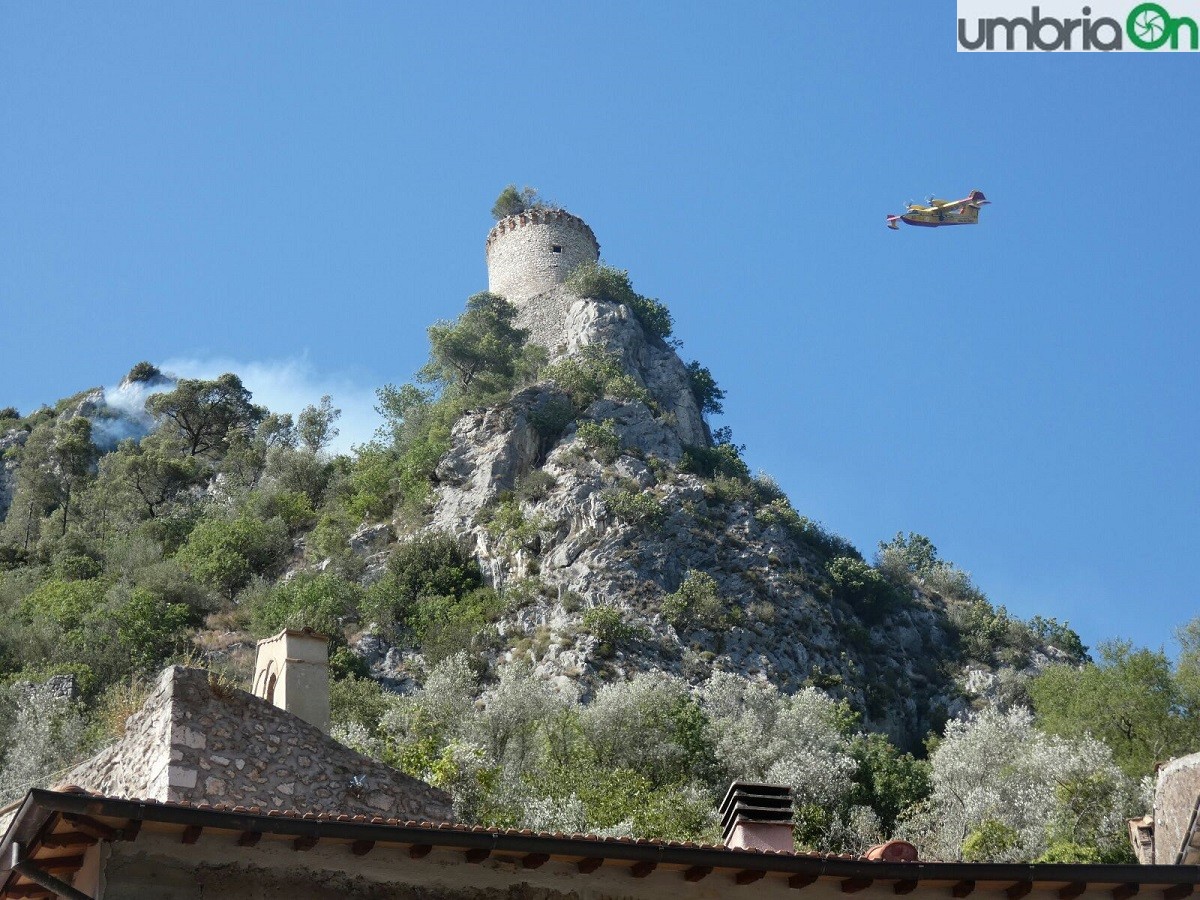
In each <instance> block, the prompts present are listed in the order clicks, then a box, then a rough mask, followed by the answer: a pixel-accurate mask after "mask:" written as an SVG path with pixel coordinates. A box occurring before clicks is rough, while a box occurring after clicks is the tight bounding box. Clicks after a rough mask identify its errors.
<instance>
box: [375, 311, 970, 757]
mask: <svg viewBox="0 0 1200 900" xmlns="http://www.w3.org/2000/svg"><path fill="white" fill-rule="evenodd" d="M519 321H520V323H521V324H522V326H523V327H526V328H528V329H530V331H531V333H532V339H533V340H535V341H536V342H538V343H540V344H542V345H543V346H545V347H546V348H547V349H548V350H549V351H550V354H551V359H552V360H554V359H560V358H562V357H565V356H570V355H572V354H576V353H578V352H579V351H580V350H582V348H584V347H588V346H592V345H599V346H601V347H603V348H604V349H605V350H606V351H608V352H609V353H611V354H613V355H614V356H615V357H616V358H617V359H618V360H619V362H620V365H621V368H622V369H623V371H624V372H625V373H626V374H628V375H629V376H631V377H632V378H633V379H634V380H636V381H637V382H638V384H639V385H641V386H644V387H645V388H646V390H647V391H648V393H649V394H650V396H651V398H652V400H653V403H654V405H655V406H656V407H657V409H656V410H652V409H651V408H650V407H648V406H647V405H646V404H645V403H643V402H641V401H639V400H633V401H620V400H615V399H612V398H604V399H601V400H598V401H596V402H595V403H593V404H592V405H591V406H590V407H589V408H588V409H587V410H586V411H585V412H584V413H583V414H582V415H580V416H579V417H578V420H577V421H576V422H573V423H571V424H569V425H568V426H567V427H566V428H565V429H564V430H563V431H562V433H561V434H550V435H547V434H545V433H542V432H541V431H539V427H538V425H539V422H540V421H542V419H543V417H542V416H540V415H539V413H541V412H543V411H545V410H546V409H548V408H550V407H551V406H552V405H553V404H555V403H561V402H562V401H563V399H564V398H563V397H562V395H561V394H560V393H559V391H558V388H557V386H556V385H554V384H553V383H552V382H550V383H544V384H540V385H536V386H534V387H531V388H527V389H525V390H523V391H521V392H520V393H518V394H517V395H516V396H514V397H513V398H512V400H511V402H510V403H508V404H505V405H503V406H500V407H495V408H488V409H478V410H473V411H471V412H469V413H467V414H466V415H464V416H463V417H462V418H461V419H460V420H459V421H458V422H457V424H456V425H455V427H454V429H453V432H452V440H451V447H450V450H449V451H448V452H447V453H446V454H445V456H444V457H443V458H442V460H441V462H440V464H439V465H438V467H437V472H436V476H437V479H438V486H437V490H436V492H435V505H434V510H433V515H432V521H431V522H430V525H429V527H430V528H432V529H436V530H440V531H445V532H448V533H451V534H455V535H458V536H460V537H461V538H463V539H464V540H466V541H467V542H468V543H469V544H470V546H472V547H473V549H474V551H475V553H476V555H477V557H478V559H479V560H480V563H481V565H482V567H483V569H484V571H485V573H487V575H488V577H489V578H490V579H491V581H492V583H493V585H494V586H495V587H496V588H497V589H498V590H500V591H501V592H503V593H504V594H505V596H506V601H507V606H508V608H509V612H508V613H507V614H506V615H505V617H504V618H503V619H502V621H501V622H500V623H499V630H500V634H501V643H502V644H503V646H504V649H503V650H502V651H500V655H501V656H506V657H509V658H511V657H513V656H525V657H527V658H530V659H531V660H532V662H533V663H534V665H535V668H536V671H537V672H538V673H539V674H540V675H542V676H543V677H546V678H549V679H555V680H570V681H575V682H578V683H580V684H581V685H582V686H583V688H584V689H585V691H586V690H588V689H589V688H590V687H591V686H594V685H595V684H596V683H598V682H599V681H600V680H602V679H604V678H611V677H613V674H614V670H615V672H617V673H625V674H629V673H632V672H634V671H645V670H654V669H658V670H664V671H669V672H673V673H676V674H679V675H681V676H683V677H685V678H688V679H690V680H693V681H696V682H698V681H700V680H703V679H704V678H706V677H708V675H709V674H711V672H712V670H713V669H714V668H720V669H724V670H728V671H733V672H738V673H741V674H743V675H745V676H747V677H750V678H762V679H768V680H770V681H771V682H772V683H774V684H776V685H778V686H780V687H782V688H784V689H786V690H796V689H799V688H800V687H802V686H804V685H806V684H813V683H816V684H819V685H821V686H824V687H826V688H830V689H832V690H834V691H835V692H836V693H840V694H842V695H844V696H846V697H848V698H850V699H851V700H852V701H853V702H854V703H855V705H856V706H857V707H858V708H859V709H862V710H863V711H864V712H865V713H866V717H867V720H868V722H870V724H872V725H873V726H875V727H877V728H879V729H881V730H886V731H888V732H890V733H891V734H892V735H893V736H894V737H896V738H897V739H899V740H901V741H903V742H905V743H912V742H914V741H916V740H918V739H919V738H920V737H921V736H923V735H924V734H925V733H926V732H927V731H928V730H929V728H930V727H931V725H932V718H933V717H935V716H936V715H937V713H936V712H935V710H937V709H938V708H939V706H944V705H945V703H946V702H948V695H950V694H953V693H955V688H954V686H953V684H952V683H951V682H949V681H947V679H946V678H945V676H944V675H943V674H942V673H941V672H940V671H939V669H938V664H937V660H938V659H939V658H941V656H942V654H941V653H940V652H938V651H939V648H938V646H937V645H938V644H946V643H948V638H947V637H946V634H945V632H944V630H943V623H942V618H941V613H940V611H939V610H938V609H937V608H936V604H933V603H932V602H929V601H925V600H914V601H913V602H912V603H910V604H907V605H905V606H904V607H903V608H901V609H898V610H895V611H893V612H892V613H891V614H890V615H888V616H887V617H885V618H884V619H883V620H881V621H878V622H866V621H864V620H863V619H862V618H861V616H860V615H859V614H858V613H857V612H856V611H855V610H854V609H852V608H850V607H849V606H848V605H847V604H845V603H842V602H840V601H838V600H837V599H835V598H834V596H833V594H832V592H831V590H830V586H829V581H828V577H827V575H826V574H825V570H824V565H825V561H826V560H825V557H823V556H822V555H821V553H820V552H818V551H817V550H816V549H815V548H813V547H810V546H807V545H806V544H804V543H803V542H802V541H800V540H798V539H797V538H796V537H795V536H794V535H793V534H792V533H791V532H789V531H788V530H787V529H786V528H784V527H782V526H781V525H779V524H777V523H776V522H774V520H772V519H770V517H767V516H764V517H763V519H765V520H766V521H763V520H760V518H759V517H758V515H756V510H758V509H759V508H760V507H761V506H762V502H761V501H760V499H759V498H758V497H757V495H756V490H755V489H754V488H753V487H752V486H751V485H749V484H747V483H745V482H744V481H736V480H733V481H729V483H728V484H723V485H718V484H716V483H714V482H711V481H706V480H704V479H701V478H700V477H698V476H697V475H695V474H687V473H684V472H681V471H679V463H680V461H681V459H682V458H683V456H684V452H685V450H686V449H687V448H688V447H689V446H691V447H697V446H699V447H701V448H704V447H708V446H709V445H710V443H711V441H710V438H709V434H708V429H707V426H706V425H705V423H704V422H703V420H702V418H701V415H700V411H699V409H698V407H697V404H696V401H695V398H694V396H693V395H692V392H691V389H690V384H689V381H688V376H687V370H686V367H685V366H684V364H683V362H682V361H681V360H680V359H679V357H678V356H677V355H676V354H675V353H674V351H673V350H671V349H670V348H669V347H667V346H665V345H663V344H661V343H660V342H659V343H656V342H654V341H652V340H648V339H647V337H646V335H645V334H644V332H643V330H642V328H641V325H640V324H639V323H638V321H637V319H636V318H635V317H634V316H633V315H632V313H631V312H630V311H629V310H628V309H627V308H625V307H623V306H615V305H613V304H608V303H600V302H595V301H591V300H587V299H582V298H579V297H575V296H573V295H572V294H571V293H570V292H569V291H567V290H566V289H565V288H561V287H560V288H555V289H554V290H551V291H549V292H547V293H544V294H541V295H538V296H537V297H534V298H532V299H531V300H528V301H526V302H525V303H524V304H523V305H522V307H521V312H520V319H519ZM585 422H590V423H610V424H611V427H612V429H613V431H614V432H615V434H616V436H617V439H618V445H619V446H618V448H617V450H616V452H615V453H612V454H606V453H601V454H597V453H595V452H594V451H593V449H592V448H590V447H589V446H587V444H586V442H585V441H583V440H581V438H580V431H579V429H580V425H581V424H582V423H585ZM531 484H536V489H531V488H530V487H529V485H531ZM739 492H740V493H739ZM501 504H507V505H508V513H507V514H506V515H505V516H504V517H498V516H497V509H498V507H499V506H500V505H501ZM513 505H515V506H516V513H515V518H516V519H518V520H519V522H520V523H521V524H520V526H519V527H514V525H513V520H514V511H513ZM693 571H694V572H703V573H706V574H708V575H710V576H711V577H712V578H713V579H714V580H715V582H716V585H717V589H718V592H719V594H720V597H721V598H722V600H723V602H724V603H725V604H726V606H727V608H728V618H727V619H726V620H725V621H724V622H722V623H720V624H715V623H711V622H710V623H697V624H694V625H692V626H684V625H683V624H682V623H681V622H679V621H678V620H677V619H676V621H675V623H674V624H673V623H672V622H671V621H668V618H667V617H665V616H664V614H663V602H664V600H665V598H666V597H667V596H668V595H669V594H671V593H672V592H674V591H677V590H678V589H679V587H680V585H681V584H682V583H683V581H684V579H685V578H686V577H687V575H688V573H689V572H693ZM534 582H536V585H537V590H529V585H530V584H531V583H534ZM598 607H608V608H612V609H615V610H617V611H618V613H619V615H620V617H621V618H622V620H623V626H622V627H623V628H624V629H625V632H624V635H625V636H624V638H623V639H622V640H621V641H619V642H618V643H617V644H616V645H615V646H614V645H613V644H612V643H611V642H609V641H605V640H603V636H601V635H597V634H595V633H593V632H594V630H595V629H593V628H589V627H588V625H587V621H588V616H589V612H588V611H589V610H591V609H594V608H598ZM366 649H367V648H364V650H366ZM369 649H370V650H371V653H370V655H371V657H372V665H373V667H374V668H376V669H378V670H379V672H378V674H379V675H380V676H381V677H386V678H388V680H389V681H399V680H400V679H399V677H398V676H399V672H398V671H397V669H398V665H397V664H398V663H399V662H400V658H399V655H398V653H397V651H396V650H395V649H394V648H391V649H385V648H382V647H372V648H369ZM393 656H394V657H396V659H394V660H391V657H393ZM389 661H390V663H389ZM385 670H387V671H385Z"/></svg>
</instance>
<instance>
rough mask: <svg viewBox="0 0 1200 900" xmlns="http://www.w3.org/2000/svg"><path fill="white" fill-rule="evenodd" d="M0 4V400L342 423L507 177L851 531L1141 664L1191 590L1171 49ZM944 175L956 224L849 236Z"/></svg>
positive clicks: (942, 12) (485, 223) (458, 260)
mask: <svg viewBox="0 0 1200 900" xmlns="http://www.w3.org/2000/svg"><path fill="white" fill-rule="evenodd" d="M829 9H830V8H829V7H828V6H827V5H820V4H808V3H770V4H736V5H735V4H720V5H718V4H705V3H688V4H684V3H670V4H668V3H646V2H640V3H629V4H617V3H604V4H598V3H592V4H583V3H575V2H563V0H558V2H555V3H544V4H528V5H523V4H517V3H504V4H499V3H487V4H460V5H454V6H443V5H438V6H436V7H435V6H434V5H432V4H429V5H428V6H427V8H421V7H420V6H419V5H417V4H412V5H408V4H390V3H332V2H330V3H286V4H285V3H262V2H255V3H244V2H239V3H217V2H213V3H205V4H186V5H185V4H165V3H140V4H132V3H110V4H89V5H83V4H65V3H51V2H45V0H38V2H13V0H8V2H5V3H4V4H3V5H0V405H7V404H14V405H16V406H18V407H20V408H21V409H22V410H25V411H28V410H30V409H32V408H34V407H36V406H38V405H40V404H41V403H44V402H52V401H53V400H55V399H57V398H58V397H61V396H64V395H67V394H70V393H74V392H75V391H78V390H80V389H82V388H84V387H88V386H91V385H96V384H104V383H112V382H114V381H115V380H117V379H118V378H119V377H120V376H121V375H122V374H123V373H124V372H125V371H126V370H127V369H128V368H129V367H130V366H131V365H132V364H133V363H134V362H137V361H138V360H140V359H150V360H153V361H156V362H160V363H163V362H169V363H170V364H171V365H172V366H173V367H175V368H176V369H177V370H179V371H181V372H183V373H184V374H209V373H211V374H216V373H217V372H219V371H221V370H223V369H224V368H226V367H235V368H236V369H238V370H239V371H248V372H252V373H254V375H253V377H250V378H248V382H249V383H251V385H252V386H253V387H255V388H256V390H257V391H258V394H257V396H258V398H259V399H260V400H266V401H267V402H271V403H273V404H275V405H277V406H284V407H287V406H291V407H293V408H297V407H298V406H301V405H303V404H304V403H306V402H311V401H315V400H316V399H317V398H318V397H319V396H320V394H321V393H323V392H325V391H332V392H333V393H334V397H335V401H336V402H337V403H339V404H340V405H342V406H343V408H345V409H346V411H347V422H346V428H345V430H346V432H347V435H346V438H347V439H348V440H349V439H355V438H358V439H361V438H362V437H365V436H366V435H367V434H368V433H369V431H370V428H371V421H370V419H371V413H370V406H371V392H372V390H373V389H374V388H376V387H378V386H379V385H382V384H384V383H387V382H400V381H403V380H406V379H407V378H409V377H410V376H411V373H412V372H413V371H414V370H415V369H416V368H417V367H418V366H419V365H420V364H421V363H422V361H423V359H424V354H425V350H426V339H425V334H424V329H425V327H426V326H427V325H428V324H429V323H430V322H432V321H434V320H435V319H438V318H444V317H451V316H453V315H456V314H457V313H458V312H459V311H460V310H461V308H462V304H463V302H464V300H465V299H466V297H467V296H468V295H469V294H471V293H473V292H475V291H477V290H481V289H483V288H484V287H486V271H485V267H484V261H483V240H484V237H485V235H486V233H487V230H488V228H489V227H490V224H491V220H490V217H489V215H488V210H489V208H490V206H491V202H492V200H493V199H494V197H495V195H496V194H497V193H498V192H499V190H500V188H501V187H503V186H504V185H505V184H506V183H508V182H510V181H515V182H518V183H519V184H533V185H536V186H538V187H539V188H541V189H542V191H543V193H545V194H546V195H547V196H548V197H551V198H554V199H555V200H557V201H558V202H560V203H561V204H563V205H564V206H566V207H567V208H568V209H570V210H571V211H573V212H575V213H577V214H579V215H581V216H583V217H584V218H585V219H587V221H588V222H589V223H590V224H591V225H592V226H593V228H594V229H595V231H596V234H597V236H598V238H599V240H600V243H601V245H602V248H603V250H602V253H603V256H604V258H605V259H606V260H607V261H608V262H610V263H612V264H614V265H617V266H620V267H622V268H627V269H629V270H630V273H631V276H632V278H633V281H634V285H635V287H637V288H638V289H639V290H640V291H641V292H643V293H646V294H650V295H652V296H656V297H659V298H660V299H662V300H663V301H664V302H666V303H667V304H668V305H669V306H670V307H671V309H672V311H673V312H674V314H675V319H676V323H677V326H676V330H677V334H678V336H679V337H681V338H682V339H683V340H684V347H683V350H682V353H683V354H684V355H685V358H687V359H691V358H697V359H699V360H701V361H702V362H703V363H704V364H706V365H708V366H709V367H710V368H711V369H712V371H713V373H714V374H715V375H716V377H717V379H718V381H719V382H720V384H721V385H722V386H723V387H724V388H725V389H726V390H727V391H728V399H727V401H726V404H725V406H726V415H725V416H724V417H723V418H722V419H721V420H720V421H719V423H718V424H729V425H731V426H732V427H733V429H734V435H735V439H736V440H737V441H738V442H740V443H744V444H746V445H747V447H748V458H749V460H750V463H751V465H752V467H754V468H762V469H764V470H766V471H768V472H770V473H771V474H773V475H774V476H775V477H776V478H777V479H778V480H779V482H780V483H781V484H782V485H783V486H784V487H785V489H786V490H787V491H788V492H789V494H790V495H791V497H792V499H793V501H794V503H795V505H796V506H797V508H798V509H799V510H800V511H801V512H802V513H805V514H807V515H809V516H812V517H814V518H818V519H820V520H822V521H824V522H825V523H826V524H827V525H828V526H829V527H830V528H831V529H833V530H834V531H837V532H839V533H841V534H844V535H845V536H847V537H848V538H850V539H851V540H853V541H854V542H855V543H856V544H858V546H859V547H861V548H862V549H863V550H864V551H865V552H867V553H868V555H869V554H870V552H871V551H872V550H873V548H874V546H875V544H876V542H877V541H879V540H880V539H883V538H888V537H890V536H891V535H893V534H895V533H896V532H897V531H898V530H905V531H908V530H914V531H919V532H922V533H924V534H927V535H929V536H930V537H931V538H932V539H933V540H934V542H935V543H936V544H937V545H938V547H939V548H940V549H941V551H942V554H943V556H944V557H946V558H948V559H951V560H953V561H955V562H956V563H958V564H959V565H961V566H962V567H963V568H965V569H967V570H969V571H970V572H972V574H973V575H974V577H975V579H976V581H977V582H978V583H979V585H980V586H981V587H982V588H983V589H984V590H985V591H986V592H987V593H988V594H989V596H990V597H991V598H992V599H993V601H995V602H997V603H1004V604H1006V605H1007V606H1008V607H1009V608H1010V609H1011V610H1012V611H1014V612H1016V613H1018V614H1020V615H1022V616H1031V615H1033V614H1035V613H1041V614H1043V615H1053V616H1057V617H1059V618H1060V619H1063V618H1065V619H1069V620H1070V621H1071V623H1072V624H1073V625H1075V626H1076V627H1077V628H1078V630H1079V631H1080V632H1081V634H1082V635H1083V638H1084V640H1085V642H1087V643H1089V644H1095V643H1097V642H1098V641H1100V640H1103V639H1106V638H1110V637H1117V636H1123V637H1128V638H1131V639H1132V640H1134V641H1135V642H1138V643H1140V644H1147V645H1150V646H1155V647H1157V646H1160V645H1162V646H1165V647H1167V649H1168V650H1171V649H1172V647H1171V631H1172V629H1173V628H1174V627H1175V626H1176V625H1178V624H1181V623H1183V622H1184V621H1186V620H1187V619H1189V618H1190V617H1192V616H1193V615H1195V614H1196V613H1197V612H1200V610H1198V609H1197V587H1196V583H1197V578H1196V575H1195V570H1194V560H1195V558H1196V556H1197V551H1198V550H1200V547H1198V546H1197V545H1198V543H1200V527H1198V524H1197V513H1196V510H1197V508H1198V501H1200V476H1198V475H1197V467H1196V446H1197V442H1198V439H1200V418H1198V416H1197V407H1196V402H1195V395H1196V388H1197V364H1196V346H1197V337H1198V331H1200V329H1198V325H1200V309H1198V306H1197V303H1196V295H1197V275H1196V269H1195V262H1194V261H1195V258H1196V253H1195V240H1196V236H1197V233H1198V232H1200V229H1198V227H1197V224H1196V217H1197V210H1196V201H1197V198H1198V194H1200V192H1198V191H1197V181H1198V175H1197V167H1196V158H1197V151H1196V147H1197V144H1198V143H1200V125H1198V124H1197V122H1198V121H1200V116H1198V115H1197V113H1198V112H1200V108H1198V107H1200V99H1198V97H1200V95H1198V94H1197V92H1196V89H1195V88H1196V85H1197V83H1198V80H1197V79H1198V78H1200V72H1198V70H1197V68H1196V67H1197V66H1198V65H1200V56H1197V55H1195V54H1177V55H1174V56H1172V55H1169V54H1165V53H1161V52H1160V53H1152V54H1144V55H1139V54H1121V55H1103V54H1058V53H1056V54H991V55H984V54H973V55H968V54H958V53H955V51H954V32H955V9H954V6H953V4H951V3H946V2H936V3H935V2H919V3H903V4H901V3H889V4H882V3H865V4H850V5H842V6H840V7H838V9H837V13H836V15H834V16H832V17H831V16H830V13H829ZM972 188H980V189H982V190H984V191H985V192H986V193H987V195H988V196H989V197H990V198H991V199H992V200H993V201H994V205H992V206H990V207H987V208H986V209H985V210H984V214H983V217H982V219H983V221H982V224H981V225H979V226H978V227H976V228H960V229H939V230H936V231H935V230H928V229H911V228H910V229H905V230H902V231H901V232H899V233H893V232H890V231H888V230H887V229H886V228H885V227H884V216H885V214H887V213H889V212H899V211H901V210H902V206H903V204H904V202H905V201H907V200H909V199H920V198H924V197H925V196H927V195H929V194H935V195H937V196H944V197H958V196H963V195H965V193H966V192H967V191H969V190H970V189H972Z"/></svg>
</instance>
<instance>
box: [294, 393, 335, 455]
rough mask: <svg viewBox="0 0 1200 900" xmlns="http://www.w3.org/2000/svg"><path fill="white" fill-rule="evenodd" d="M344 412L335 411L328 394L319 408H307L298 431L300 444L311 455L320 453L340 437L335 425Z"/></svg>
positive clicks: (301, 416)
mask: <svg viewBox="0 0 1200 900" xmlns="http://www.w3.org/2000/svg"><path fill="white" fill-rule="evenodd" d="M341 415H342V411H341V410H340V409H335V408H334V405H333V400H332V398H330V396H329V395H328V394H326V395H325V396H323V397H322V398H321V402H320V404H318V405H317V406H306V407H304V409H303V410H301V412H300V419H299V421H298V422H297V424H296V431H297V433H298V434H299V436H300V444H301V446H303V447H304V449H305V450H307V451H309V452H310V453H320V452H321V451H322V450H324V449H325V448H326V447H327V446H329V442H330V441H332V440H333V439H334V438H335V437H337V436H338V433H339V432H338V429H337V427H336V426H335V425H334V423H335V422H336V421H337V420H338V419H339V418H340V417H341Z"/></svg>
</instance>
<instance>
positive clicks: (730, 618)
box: [662, 569, 738, 630]
mask: <svg viewBox="0 0 1200 900" xmlns="http://www.w3.org/2000/svg"><path fill="white" fill-rule="evenodd" d="M662 614H663V618H664V619H666V620H667V621H668V622H669V623H670V624H671V625H673V626H674V627H675V628H677V629H680V630H682V629H684V628H707V629H710V630H712V629H717V628H721V627H723V626H725V625H729V624H731V623H732V622H734V621H735V620H736V619H737V618H738V616H737V614H736V613H735V612H734V610H733V609H731V608H729V607H727V606H726V605H725V602H724V600H722V598H721V595H720V593H719V592H718V590H717V582H716V580H715V579H714V578H713V577H712V576H711V575H709V574H708V573H707V572H698V571H696V570H695V569H693V570H691V571H689V572H688V573H687V576H686V577H685V578H684V579H683V584H681V585H680V586H679V590H677V591H676V592H675V593H673V594H668V595H667V597H666V599H665V600H663V604H662Z"/></svg>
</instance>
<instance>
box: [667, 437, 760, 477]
mask: <svg viewBox="0 0 1200 900" xmlns="http://www.w3.org/2000/svg"><path fill="white" fill-rule="evenodd" d="M679 471H680V472H687V473H689V474H692V475H699V476H700V477H701V478H713V477H714V476H717V475H724V476H726V477H727V478H740V479H742V480H744V481H749V480H750V469H749V467H748V466H747V465H746V463H745V461H743V460H742V454H741V451H740V450H739V449H738V448H737V447H736V446H735V445H733V444H717V445H716V446H715V447H700V446H696V445H690V446H688V447H685V448H684V451H683V457H682V459H680V461H679Z"/></svg>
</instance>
